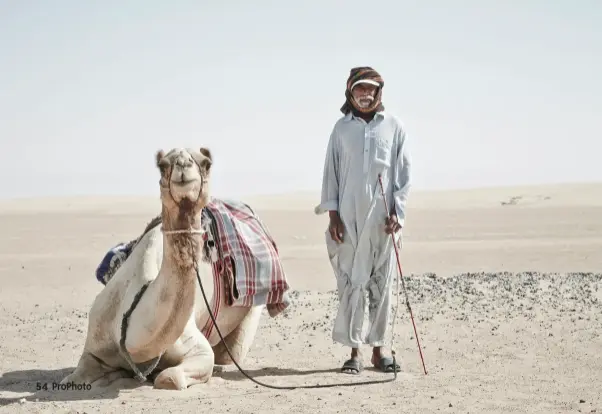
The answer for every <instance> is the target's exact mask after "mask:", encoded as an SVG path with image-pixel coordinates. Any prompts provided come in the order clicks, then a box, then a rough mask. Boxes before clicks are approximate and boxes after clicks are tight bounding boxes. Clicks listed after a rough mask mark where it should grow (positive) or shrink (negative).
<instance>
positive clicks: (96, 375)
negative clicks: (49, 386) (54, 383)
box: [60, 351, 123, 388]
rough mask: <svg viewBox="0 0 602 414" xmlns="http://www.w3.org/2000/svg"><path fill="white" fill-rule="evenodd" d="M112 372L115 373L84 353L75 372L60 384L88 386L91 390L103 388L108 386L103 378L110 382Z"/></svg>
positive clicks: (112, 369)
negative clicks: (104, 385) (71, 383)
mask: <svg viewBox="0 0 602 414" xmlns="http://www.w3.org/2000/svg"><path fill="white" fill-rule="evenodd" d="M114 372H117V371H115V369H114V368H111V367H109V366H107V365H104V364H101V363H100V362H99V360H97V359H96V358H94V357H92V356H91V355H90V354H89V353H88V352H86V351H84V353H83V354H82V356H81V357H80V359H79V362H78V364H77V367H76V368H75V370H74V371H73V372H72V373H71V374H69V375H67V376H66V377H65V378H63V380H62V381H61V382H60V384H68V383H70V382H73V383H75V384H78V385H90V386H92V387H93V388H98V387H99V386H103V385H102V384H106V385H108V384H109V382H104V381H103V378H105V377H107V378H108V379H109V380H110V378H111V374H113V373H114ZM116 375H119V374H116ZM121 375H123V374H121ZM99 384H100V385H99Z"/></svg>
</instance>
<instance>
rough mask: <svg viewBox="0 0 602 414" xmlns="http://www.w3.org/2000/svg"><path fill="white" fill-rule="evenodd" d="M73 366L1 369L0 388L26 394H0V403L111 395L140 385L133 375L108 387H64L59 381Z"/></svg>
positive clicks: (100, 397) (112, 396) (105, 397)
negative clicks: (5, 395)
mask: <svg viewBox="0 0 602 414" xmlns="http://www.w3.org/2000/svg"><path fill="white" fill-rule="evenodd" d="M74 369H75V367H72V368H62V369H55V370H43V369H30V370H23V371H12V372H4V373H2V376H1V377H0V392H11V393H19V394H29V395H26V396H16V397H12V398H6V397H0V407H4V406H7V405H10V404H14V403H19V402H21V401H22V400H25V401H28V402H36V401H45V402H47V401H80V400H106V399H115V398H117V397H118V396H119V392H120V391H121V390H124V389H134V388H138V387H140V386H142V385H148V384H149V383H144V384H141V383H140V382H138V381H137V380H135V379H133V378H123V379H118V380H116V381H115V382H114V383H112V384H111V385H110V386H108V387H102V388H92V389H90V390H86V389H73V390H64V389H59V387H58V384H59V382H60V381H61V380H62V379H63V378H65V377H66V376H67V375H69V374H70V373H72V372H73V370H74Z"/></svg>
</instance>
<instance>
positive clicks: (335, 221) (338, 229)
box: [328, 211, 345, 243]
mask: <svg viewBox="0 0 602 414" xmlns="http://www.w3.org/2000/svg"><path fill="white" fill-rule="evenodd" d="M329 216H330V223H329V224H328V231H329V232H330V237H331V238H332V240H334V241H335V242H337V243H343V233H344V231H345V226H344V225H343V222H342V221H341V217H340V216H339V213H338V212H337V211H330V212H329Z"/></svg>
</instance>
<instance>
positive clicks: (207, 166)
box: [199, 147, 213, 171]
mask: <svg viewBox="0 0 602 414" xmlns="http://www.w3.org/2000/svg"><path fill="white" fill-rule="evenodd" d="M199 152H200V153H201V154H203V155H204V156H205V157H206V158H205V159H204V160H203V161H202V162H201V166H203V167H204V168H205V170H207V171H209V170H210V169H211V165H213V158H212V157H211V151H209V149H208V148H204V147H201V149H200V150H199Z"/></svg>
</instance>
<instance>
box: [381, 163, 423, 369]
mask: <svg viewBox="0 0 602 414" xmlns="http://www.w3.org/2000/svg"><path fill="white" fill-rule="evenodd" d="M378 182H379V184H380V192H381V194H382V196H383V202H384V203H385V210H386V211H388V210H389V209H388V206H387V199H386V196H385V189H384V187H383V180H382V177H381V175H380V174H378ZM391 241H392V242H393V248H394V249H395V257H396V258H397V269H398V270H399V278H400V279H401V285H402V286H403V291H404V293H405V297H406V306H407V307H408V311H409V312H410V318H411V319H412V325H413V326H414V334H415V335H416V342H417V344H418V352H419V353H420V359H421V360H422V368H423V369H424V375H427V373H426V366H425V365H424V357H423V356H422V349H421V348H420V340H419V339H418V330H417V329H416V323H415V322H414V315H413V313H412V307H411V306H410V299H409V297H408V291H407V290H406V285H405V282H404V281H403V273H402V271H401V262H400V261H399V252H398V251H397V244H396V243H395V237H394V234H393V233H391ZM397 294H398V295H399V292H398V293H397Z"/></svg>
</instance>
